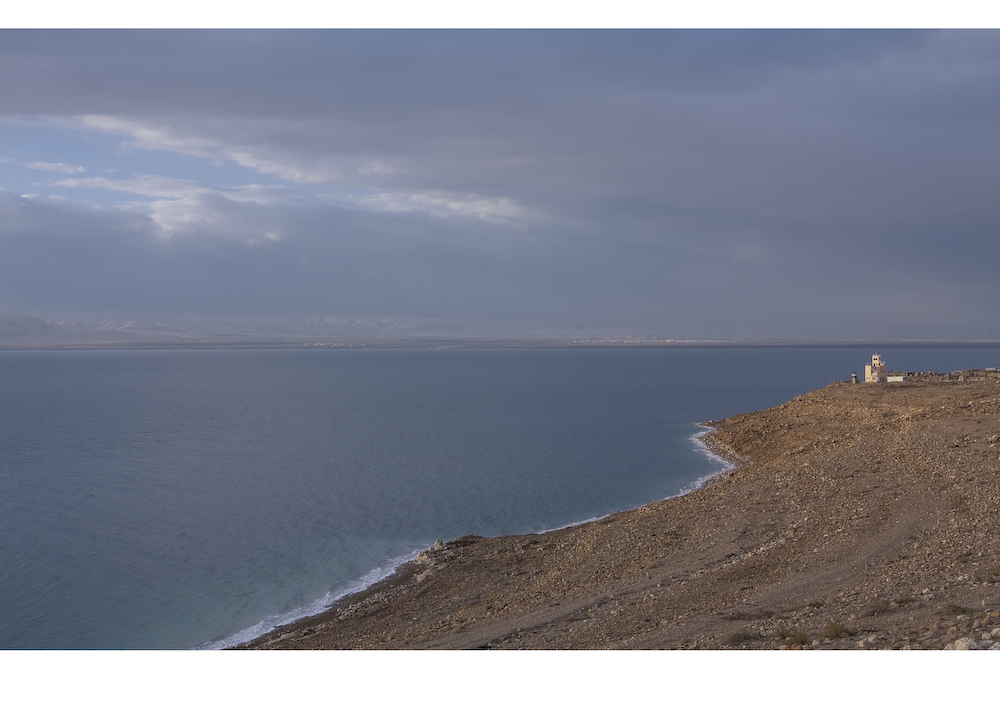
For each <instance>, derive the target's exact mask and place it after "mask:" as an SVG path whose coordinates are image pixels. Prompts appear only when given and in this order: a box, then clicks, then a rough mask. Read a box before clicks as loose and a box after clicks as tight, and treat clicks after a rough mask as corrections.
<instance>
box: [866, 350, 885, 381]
mask: <svg viewBox="0 0 1000 707" xmlns="http://www.w3.org/2000/svg"><path fill="white" fill-rule="evenodd" d="M888 379H889V375H888V372H887V371H886V368H885V363H884V362H883V361H882V356H880V355H879V354H875V355H874V356H872V362H871V364H868V365H865V383H885V382H886V381H887V380H888Z"/></svg>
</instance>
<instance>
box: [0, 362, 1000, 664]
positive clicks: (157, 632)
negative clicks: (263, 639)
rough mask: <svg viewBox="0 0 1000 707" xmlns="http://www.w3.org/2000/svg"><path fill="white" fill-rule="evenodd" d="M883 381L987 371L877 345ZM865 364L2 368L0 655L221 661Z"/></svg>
mask: <svg viewBox="0 0 1000 707" xmlns="http://www.w3.org/2000/svg"><path fill="white" fill-rule="evenodd" d="M882 353H883V355H884V356H885V358H886V359H887V361H888V363H889V366H890V368H899V369H905V370H955V369H959V368H967V367H973V366H977V367H983V366H987V365H996V364H997V361H998V359H1000V351H998V350H996V349H885V350H883V351H882ZM870 354H871V352H870V351H868V350H862V349H847V348H829V349H817V348H809V349H791V348H789V349H784V348H780V349H776V348H769V349H763V348H761V349H753V348H748V349H729V348H702V349H552V350H515V349H496V350H381V351H379V350H320V351H131V352H129V351H103V352H102V351H80V352H70V351H66V352H0V401H2V406H0V490H2V495H0V607H2V611H0V647H2V648H193V647H199V646H202V647H204V646H209V647H212V646H214V647H218V646H221V645H225V644H227V643H228V642H231V641H232V640H233V637H234V636H242V637H248V636H249V635H251V634H253V633H255V632H259V631H261V630H263V629H264V628H266V627H268V626H270V625H272V624H273V623H274V622H275V621H277V620H281V619H283V618H284V619H287V618H290V617H292V616H294V615H297V614H301V613H303V612H306V611H311V610H316V609H317V608H319V607H320V606H321V605H322V604H323V603H324V602H326V601H329V600H330V599H331V598H332V597H333V596H336V595H338V594H340V593H343V592H344V591H347V590H349V589H351V588H356V587H357V586H359V583H360V582H361V581H367V580H370V579H372V578H374V577H376V576H378V575H379V574H380V573H384V572H385V571H388V570H389V569H391V562H390V561H391V560H393V559H394V558H401V557H405V556H407V554H408V553H412V552H414V551H416V550H419V549H421V548H423V547H426V546H428V545H429V544H431V543H433V542H434V540H436V539H438V538H442V539H449V538H452V537H455V536H457V535H461V534H464V533H476V534H480V535H498V534H509V533H524V532H537V531H540V530H544V529H547V528H552V527H557V526H561V525H566V524H568V523H573V522H578V521H581V520H584V519H588V518H593V517H596V516H600V515H604V514H606V513H609V512H613V511H615V510H620V509H623V508H630V507H635V506H638V505H641V504H643V503H647V502H649V501H652V500H656V499H659V498H664V497H666V496H670V495H674V494H676V493H678V492H680V491H681V490H683V489H684V488H686V487H690V486H691V484H692V483H693V482H695V481H696V480H697V479H699V478H702V477H704V476H705V475H707V474H710V473H713V472H714V471H716V470H717V469H718V468H719V464H718V462H717V460H713V459H711V458H709V457H708V456H706V455H705V454H703V453H701V452H700V451H699V450H698V449H697V448H696V445H695V444H694V443H693V441H692V435H694V434H695V433H696V432H698V431H699V428H698V427H697V425H696V423H697V422H698V421H701V420H707V419H717V418H722V417H726V416H728V415H732V414H735V413H739V412H747V411H749V410H754V409H762V408H765V407H769V406H772V405H776V404H779V403H781V402H784V401H785V400H787V399H789V398H791V397H794V396H795V395H799V394H801V393H804V392H807V391H809V390H812V389H814V388H817V387H820V386H822V385H825V384H826V383H828V382H830V381H831V380H834V379H846V378H848V377H849V375H850V372H851V371H852V370H863V366H864V362H865V360H866V358H867V357H869V356H870Z"/></svg>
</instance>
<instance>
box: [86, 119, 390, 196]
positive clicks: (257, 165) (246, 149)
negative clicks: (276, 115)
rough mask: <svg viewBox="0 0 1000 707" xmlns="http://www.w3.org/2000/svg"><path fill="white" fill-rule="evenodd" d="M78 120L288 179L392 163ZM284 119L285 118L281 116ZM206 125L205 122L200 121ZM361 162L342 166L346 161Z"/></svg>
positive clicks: (338, 175)
mask: <svg viewBox="0 0 1000 707" xmlns="http://www.w3.org/2000/svg"><path fill="white" fill-rule="evenodd" d="M79 121H80V122H81V123H83V124H84V125H85V126H87V127H89V128H93V129H96V130H100V131H103V132H108V133H119V134H125V135H127V136H129V137H130V138H131V140H130V141H129V143H128V145H129V146H131V147H136V148H139V149H143V150H168V151H171V152H180V153H183V154H186V155H193V156H195V157H203V158H205V159H210V160H215V161H229V162H235V163H236V164H238V165H240V166H241V167H246V168H247V169H252V170H255V171H257V172H260V173H261V174H272V175H274V176H276V177H279V178H281V179H284V180H286V181H289V182H298V183H300V184H309V183H335V182H340V181H343V180H344V178H345V174H346V172H348V171H351V172H356V173H359V174H387V173H391V172H392V171H394V170H395V168H394V167H393V166H392V165H391V164H389V163H388V162H387V161H385V160H361V161H360V162H359V161H358V160H356V159H341V160H338V159H336V158H334V157H331V156H311V157H308V158H304V157H301V156H299V155H296V154H294V153H292V152H290V151H287V150H281V149H275V148H273V147H269V146H267V145H266V144H253V145H250V144H243V145H241V144H238V143H235V144H234V143H231V142H229V141H223V140H217V139H213V138H208V137H201V136H196V135H193V134H191V133H190V131H181V130H178V129H177V128H174V127H166V126H159V125H152V124H149V123H143V122H139V121H135V120H126V119H123V118H117V117H115V116H110V115H84V116H80V118H79ZM225 122H226V125H215V126H207V127H208V128H209V130H208V131H209V132H211V128H215V129H216V130H217V131H221V132H223V133H231V132H232V131H233V126H232V121H225ZM283 122H285V123H288V122H289V121H283ZM203 127H205V126H203ZM281 127H282V128H283V129H282V130H280V132H283V133H288V134H294V133H295V132H296V129H295V126H294V125H285V126H281ZM352 162H359V163H358V164H352V165H350V168H349V169H348V168H345V164H344V163H352Z"/></svg>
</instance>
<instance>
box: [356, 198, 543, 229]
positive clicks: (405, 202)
mask: <svg viewBox="0 0 1000 707" xmlns="http://www.w3.org/2000/svg"><path fill="white" fill-rule="evenodd" d="M347 201H349V202H350V203H352V204H356V205H358V206H361V207H363V208H367V209H371V210H374V211H422V212H425V213H430V214H433V215H435V216H440V217H447V216H466V217H471V218H478V219H481V220H483V221H489V222H491V223H501V224H505V225H508V226H522V227H523V225H524V221H525V219H527V217H528V213H527V211H526V210H525V209H524V208H523V207H522V206H520V205H519V204H518V203H517V202H516V201H514V200H513V199H509V198H506V197H487V196H481V195H479V194H456V193H452V192H444V191H425V192H413V193H404V192H383V193H381V194H375V195H372V196H363V197H349V198H348V199H347Z"/></svg>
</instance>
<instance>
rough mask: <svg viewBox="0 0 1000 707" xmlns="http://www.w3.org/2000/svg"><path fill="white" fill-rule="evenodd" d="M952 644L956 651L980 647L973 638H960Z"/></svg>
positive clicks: (976, 649)
mask: <svg viewBox="0 0 1000 707" xmlns="http://www.w3.org/2000/svg"><path fill="white" fill-rule="evenodd" d="M953 645H954V650H956V651H978V650H979V649H980V648H981V647H982V646H980V645H979V641H977V640H976V639H974V638H960V639H958V640H957V641H955V643H954V644H953Z"/></svg>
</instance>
